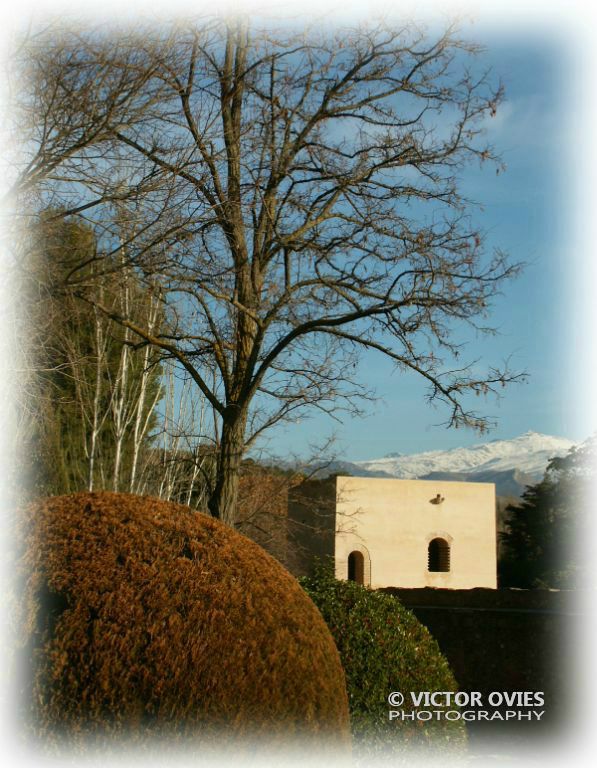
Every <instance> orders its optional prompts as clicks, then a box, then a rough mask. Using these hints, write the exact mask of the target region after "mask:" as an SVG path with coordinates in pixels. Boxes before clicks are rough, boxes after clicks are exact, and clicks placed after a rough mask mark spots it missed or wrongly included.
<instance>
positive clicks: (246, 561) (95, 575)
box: [21, 492, 348, 744]
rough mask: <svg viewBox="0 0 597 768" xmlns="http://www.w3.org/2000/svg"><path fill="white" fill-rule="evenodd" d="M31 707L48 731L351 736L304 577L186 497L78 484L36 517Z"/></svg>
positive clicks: (27, 545) (30, 585)
mask: <svg viewBox="0 0 597 768" xmlns="http://www.w3.org/2000/svg"><path fill="white" fill-rule="evenodd" d="M23 523H24V528H23V531H24V533H23V544H24V549H23V556H22V558H21V567H22V568H23V569H24V572H25V575H26V581H25V585H26V586H25V595H24V603H23V606H24V611H25V636H26V638H27V641H28V649H29V650H30V651H31V656H30V664H31V670H30V672H31V673H30V675H29V683H30V684H29V687H28V692H27V700H28V702H29V704H28V707H29V713H28V714H29V717H28V720H29V722H30V723H31V727H32V728H33V729H34V731H35V732H36V734H38V735H40V736H42V737H45V738H47V737H49V736H50V735H52V734H54V735H60V734H64V736H66V738H67V740H68V739H71V740H72V739H73V738H74V739H75V741H76V740H77V739H79V738H85V739H86V738H88V737H89V736H93V737H95V738H96V739H100V740H103V739H106V738H108V739H110V738H112V737H113V736H114V735H128V737H129V738H131V737H135V738H137V739H138V738H140V737H142V738H145V737H150V736H152V735H154V734H159V735H163V734H168V735H170V736H176V737H180V738H182V739H186V738H188V737H190V738H191V739H197V738H198V739H201V738H206V739H207V736H208V734H213V733H216V732H217V729H218V727H219V726H225V727H226V732H227V738H228V737H230V736H232V737H235V736H237V737H239V738H240V737H244V736H247V737H250V736H255V735H259V734H264V733H265V732H267V733H268V735H269V736H273V737H274V738H278V739H279V740H284V739H285V738H287V737H293V736H298V735H300V734H304V733H309V734H310V736H311V737H312V736H316V737H318V736H321V740H322V743H327V744H331V743H336V744H339V743H345V742H346V740H347V733H348V710H347V698H346V689H345V683H344V673H343V671H342V668H341V666H340V661H339V657H338V653H337V651H336V647H335V645H334V642H333V640H332V637H331V635H330V633H329V631H328V629H327V627H326V625H325V623H324V622H323V619H322V618H321V616H320V614H319V612H318V611H317V609H316V608H315V607H314V605H313V603H312V602H311V601H310V600H309V598H308V597H307V596H306V595H305V594H304V592H303V590H302V589H301V588H300V586H299V585H298V583H297V582H296V581H295V580H294V578H293V577H292V576H290V575H289V574H288V573H287V572H286V571H285V570H284V569H283V568H282V567H281V566H280V565H279V564H278V563H277V562H276V561H275V560H274V559H273V558H272V557H270V556H269V555H267V553H265V552H264V551H263V550H262V549H261V548H260V547H259V546H257V545H256V544H254V543H253V542H251V541H250V540H248V539H246V538H245V537H243V536H241V535H240V534H238V533H236V532H235V531H233V530H232V529H231V528H229V527H227V526H225V525H223V524H221V523H219V522H217V521H215V520H213V519H211V518H209V517H207V516H205V515H202V514H198V513H196V512H192V511H191V510H189V509H188V508H187V507H183V506H179V505H176V504H172V503H169V502H163V501H160V500H158V499H153V498H149V497H140V496H131V495H128V494H117V493H105V492H102V493H79V494H74V495H70V496H60V497H55V498H50V499H46V500H43V501H41V502H38V503H35V504H32V505H31V506H30V507H29V508H28V509H27V510H26V513H25V515H24V520H23Z"/></svg>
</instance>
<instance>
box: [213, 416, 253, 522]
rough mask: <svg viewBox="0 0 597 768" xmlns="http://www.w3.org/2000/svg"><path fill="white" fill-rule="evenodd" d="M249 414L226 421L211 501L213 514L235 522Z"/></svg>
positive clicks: (224, 520)
mask: <svg viewBox="0 0 597 768" xmlns="http://www.w3.org/2000/svg"><path fill="white" fill-rule="evenodd" d="M245 428H246V415H245V414H240V415H239V416H237V417H236V418H235V419H234V420H233V421H227V420H225V421H224V424H223V425H222V439H221V443H220V454H219V456H218V468H217V473H216V474H217V480H216V485H215V488H214V490H213V493H212V494H211V496H210V498H209V501H208V504H207V506H208V508H209V511H210V513H211V515H212V516H213V517H216V518H218V519H219V520H221V521H222V522H223V523H227V524H228V525H233V524H234V521H235V516H236V505H237V501H238V480H239V474H240V466H241V461H242V457H243V453H244V449H245Z"/></svg>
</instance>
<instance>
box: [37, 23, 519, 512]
mask: <svg viewBox="0 0 597 768" xmlns="http://www.w3.org/2000/svg"><path fill="white" fill-rule="evenodd" d="M65 40H66V38H65V37H62V38H61V40H60V45H61V46H62V47H61V51H64V52H65V53H64V54H63V56H62V58H61V59H60V66H56V67H54V68H53V70H52V72H51V78H52V88H54V89H56V90H57V92H59V93H67V88H68V83H69V82H71V83H72V77H73V74H72V66H73V65H72V64H71V58H70V56H69V55H68V53H66V52H67V51H69V44H68V40H66V42H65ZM71 42H72V46H73V47H74V50H75V51H76V54H75V53H73V60H74V61H75V62H76V65H77V67H82V72H84V73H87V72H89V73H91V72H93V67H94V66H95V67H97V68H98V72H100V73H101V74H102V77H105V78H106V79H107V82H109V83H112V82H114V87H115V88H116V89H117V88H118V80H117V77H116V74H118V76H119V77H123V78H124V82H125V83H126V84H127V86H126V88H125V89H124V90H123V98H122V99H118V98H116V99H115V103H116V104H117V106H118V110H117V113H118V119H117V120H113V119H112V118H111V115H110V114H109V113H108V112H107V111H106V110H104V109H100V112H101V114H102V116H103V117H102V120H101V136H100V137H99V139H97V140H98V141H99V142H100V145H101V152H100V153H99V159H97V160H94V157H93V153H90V152H85V153H84V154H83V155H82V156H81V158H80V160H77V157H78V156H77V154H76V153H70V154H69V155H68V158H67V160H66V161H65V162H66V163H67V173H66V175H62V176H61V180H60V183H58V182H56V181H55V180H54V181H53V180H52V179H49V182H48V186H47V188H48V189H49V190H52V193H53V194H67V192H68V190H69V189H71V190H72V189H73V188H75V187H76V189H77V190H81V189H82V188H83V187H85V188H86V189H88V190H89V192H88V194H89V202H90V203H96V202H97V200H102V199H105V198H106V197H107V196H109V195H106V194H105V193H100V194H99V195H98V194H97V189H98V184H100V183H101V182H100V180H106V179H108V180H112V179H114V178H120V179H123V178H130V182H129V187H128V189H127V198H128V202H127V205H128V206H129V210H131V211H132V210H133V209H135V207H136V206H141V205H142V206H144V211H145V222H146V223H145V226H144V227H142V228H140V229H139V228H138V229H137V230H136V232H137V234H136V236H135V237H134V238H132V240H131V242H129V243H128V244H127V249H128V250H127V252H128V254H129V257H128V259H129V261H128V263H129V265H131V266H132V268H134V269H135V270H136V273H137V274H138V275H141V276H143V278H144V279H147V280H150V281H151V282H152V284H159V285H160V287H161V290H162V292H163V296H164V297H165V298H164V300H165V302H166V303H167V305H168V316H169V318H170V319H171V323H169V326H168V329H167V331H164V332H155V331H152V330H151V329H150V328H149V327H147V326H144V325H140V324H139V323H137V322H135V321H134V319H133V318H132V317H130V316H128V315H127V313H126V312H124V311H116V310H115V309H114V307H107V306H102V305H101V304H99V303H97V302H96V305H97V306H98V307H99V308H100V309H101V310H102V311H104V312H105V313H106V314H107V315H108V316H109V317H110V318H111V319H113V320H116V321H118V322H119V323H121V324H122V325H123V326H125V328H128V329H129V330H130V331H131V332H133V333H134V334H135V335H136V338H138V339H140V343H146V344H149V345H152V346H153V347H155V348H158V349H159V350H161V353H162V354H163V355H164V356H166V357H168V358H170V359H172V360H173V361H176V363H177V364H178V365H179V366H181V367H182V368H183V369H184V370H185V371H186V372H187V373H188V375H189V376H190V377H191V378H192V380H193V382H194V383H195V385H196V386H197V387H198V388H199V390H200V392H201V393H202V395H203V397H204V398H205V399H206V401H207V403H208V404H209V407H211V409H212V411H213V414H214V419H215V423H216V425H217V428H218V429H217V472H216V483H215V487H214V489H213V492H212V494H211V497H210V499H209V509H210V511H211V513H212V514H213V515H214V516H215V517H219V518H221V519H222V520H224V521H227V522H230V523H233V522H234V519H235V510H236V500H237V493H238V478H239V471H240V466H241V459H242V456H243V454H244V452H245V451H246V449H247V448H248V447H249V446H250V445H251V444H252V443H253V442H254V441H255V440H257V439H258V438H259V437H260V436H261V435H262V434H263V433H264V432H265V431H266V430H267V429H269V428H270V427H272V426H273V425H275V424H279V423H280V422H281V421H283V420H290V419H292V418H295V417H296V416H297V415H298V414H299V413H301V412H302V411H303V410H304V409H306V408H318V409H321V410H324V411H327V412H337V411H338V409H339V408H341V407H348V408H352V407H354V406H355V404H356V403H357V402H358V399H357V398H358V396H359V395H363V394H365V390H364V388H363V387H362V386H361V385H359V383H358V382H357V381H356V380H355V376H354V369H355V361H356V359H357V357H358V354H359V352H361V351H364V350H376V351H378V352H379V353H380V354H381V355H383V356H385V357H387V358H389V359H390V360H392V361H393V362H394V363H395V364H396V366H397V367H398V368H399V369H401V370H405V371H415V372H416V373H418V374H419V375H420V376H421V377H422V379H423V380H424V381H425V382H426V383H427V385H428V387H429V392H428V397H429V400H430V401H439V402H442V403H443V404H444V405H445V406H447V409H448V416H447V424H448V425H450V426H461V425H466V426H472V427H473V428H476V429H479V430H483V429H485V428H486V427H487V425H488V422H487V419H486V418H485V417H484V416H482V415H480V414H478V413H476V412H474V411H471V410H470V409H469V408H468V406H467V395H468V394H469V393H476V394H479V393H481V394H487V393H488V392H490V391H497V390H499V388H500V387H501V386H502V385H504V384H506V383H507V382H509V381H511V380H512V379H515V378H517V375H516V374H512V373H511V372H509V371H508V369H507V366H506V367H505V368H504V369H502V370H498V369H495V368H491V369H489V370H488V371H487V372H485V373H483V374H481V375H477V374H476V373H475V372H474V371H473V367H472V365H466V364H461V363H457V362H455V361H456V359H457V358H458V357H459V355H460V351H461V350H460V348H459V343H458V339H457V338H456V337H455V333H454V328H455V326H456V325H457V324H461V323H463V322H464V323H468V324H470V325H472V326H474V327H475V328H479V329H480V330H482V331H486V332H489V331H490V329H489V328H487V327H486V326H485V318H486V317H487V314H488V308H489V304H490V300H491V298H492V296H493V295H495V293H496V291H498V290H499V289H500V288H501V286H502V284H503V283H504V281H505V280H506V279H507V278H510V277H511V276H513V275H514V274H515V273H516V270H517V268H516V266H514V265H511V264H510V263H509V262H508V260H507V258H506V256H505V255H504V254H503V253H501V252H499V251H498V252H495V253H493V254H491V255H489V256H487V255H486V254H485V252H484V248H483V236H482V233H480V232H479V231H478V229H476V228H475V226H474V225H473V224H472V223H471V220H470V216H469V215H468V214H469V213H470V205H471V203H470V201H468V200H467V199H465V197H464V196H463V194H462V193H461V191H460V185H459V173H460V171H461V170H462V169H463V168H464V167H465V165H466V164H468V163H470V162H472V161H479V162H486V161H489V162H494V163H496V164H497V167H498V170H499V168H500V165H499V159H498V158H497V157H496V156H495V154H494V152H493V150H492V148H491V147H489V146H487V145H486V144H485V143H484V141H483V137H482V134H483V129H484V125H485V121H486V120H487V119H488V118H490V117H491V116H492V115H494V114H495V112H496V109H497V108H498V105H499V103H500V100H501V98H502V92H501V88H500V87H499V86H497V87H495V88H493V87H492V86H491V83H490V80H489V76H488V75H487V73H482V74H480V75H479V74H477V70H476V69H475V68H469V60H470V58H471V57H472V56H475V55H476V54H478V53H479V52H480V49H479V48H478V47H477V46H475V45H473V44H470V43H467V42H463V41H462V40H460V39H458V37H457V36H456V34H455V31H454V30H453V29H448V30H447V32H446V33H445V34H443V35H442V36H440V37H439V38H437V39H434V40H430V39H429V37H428V36H427V34H426V33H425V32H424V31H419V30H418V29H416V28H415V27H413V26H412V25H407V26H404V27H402V28H390V27H389V26H387V25H378V26H366V27H361V28H358V29H338V30H336V31H335V32H327V31H324V32H315V31H313V32H309V33H302V34H297V33H295V32H292V31H288V30H283V31H278V32H276V31H274V30H272V29H271V28H264V29H250V28H249V25H248V24H247V23H245V22H243V21H239V22H226V21H217V20H216V21H209V22H205V23H201V24H196V25H194V26H193V25H187V26H185V27H184V28H183V26H182V25H179V27H177V28H176V29H174V31H173V32H172V33H170V32H167V33H164V32H159V31H158V32H153V33H152V32H151V31H148V32H146V33H145V34H144V35H143V37H142V38H141V37H139V38H138V39H136V40H131V39H128V40H124V39H123V38H120V39H119V42H118V55H117V56H115V55H114V54H113V53H112V52H111V49H110V48H109V47H108V46H107V45H105V44H104V45H103V46H102V43H101V41H99V40H98V38H97V36H94V35H89V36H88V38H87V39H85V36H83V35H81V34H78V35H77V36H76V37H73V39H72V41H71ZM131 73H133V74H134V83H133V85H134V87H131V88H129V86H128V82H129V81H128V80H127V79H126V77H127V76H132V75H131ZM90 77H91V76H90ZM63 80H64V81H65V82H66V85H64V86H62V85H61V83H62V81H63ZM85 82H87V81H85ZM90 82H91V80H90ZM93 87H94V86H93V85H90V86H89V88H90V92H91V93H93V92H94V91H93ZM71 90H72V85H71ZM112 92H113V91H112V90H110V93H112ZM89 101H91V99H90V100H89ZM58 107H59V109H60V108H61V107H60V104H58ZM91 107H92V105H90V104H88V103H81V104H80V105H79V106H78V109H80V110H81V114H84V112H85V110H87V109H90V108H91ZM50 108H51V109H50V111H52V108H53V107H52V105H50ZM128 111H130V112H131V117H130V119H128V118H127V112H128ZM79 166H80V167H79ZM56 167H58V166H56ZM65 178H66V179H67V180H66V181H65V180H64V179H65ZM148 179H150V180H151V183H149V182H147V183H146V180H148ZM141 180H145V181H143V183H141ZM105 184H106V188H107V189H111V188H112V187H111V186H110V183H107V182H105ZM85 205H86V204H85V203H84V202H82V203H81V204H80V205H79V208H80V209H82V206H85ZM90 210H91V211H92V212H93V214H90V218H92V220H93V223H94V225H95V226H96V227H99V228H101V229H102V233H103V235H102V236H103V237H104V238H105V239H106V240H108V241H109V240H110V228H109V222H108V223H107V222H106V220H103V219H102V218H101V215H100V213H98V211H100V212H101V205H98V206H95V207H94V208H91V209H90ZM149 211H153V215H151V216H149V215H148V212H149ZM87 213H89V211H87ZM72 279H73V282H75V283H76V280H77V275H76V272H75V273H74V274H73V276H72ZM80 290H81V292H82V293H84V286H81V288H80ZM206 372H208V375H206Z"/></svg>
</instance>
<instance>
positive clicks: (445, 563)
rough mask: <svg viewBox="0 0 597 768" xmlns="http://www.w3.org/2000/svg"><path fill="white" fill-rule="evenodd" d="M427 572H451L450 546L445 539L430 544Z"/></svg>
mask: <svg viewBox="0 0 597 768" xmlns="http://www.w3.org/2000/svg"><path fill="white" fill-rule="evenodd" d="M427 570H428V571H431V572H432V573H447V572H448V571H449V570H450V545H449V544H448V542H447V541H445V540H444V539H432V540H431V541H430V542H429V547H428V549H427Z"/></svg>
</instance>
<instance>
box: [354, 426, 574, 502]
mask: <svg viewBox="0 0 597 768" xmlns="http://www.w3.org/2000/svg"><path fill="white" fill-rule="evenodd" d="M573 445H574V443H573V442H572V441H571V440H567V439H566V438H564V437H551V436H549V435H541V434H538V433H537V432H526V433H525V434H524V435H520V437H515V438H514V439H512V440H492V441H490V442H488V443H479V444H478V445H473V446H471V447H469V448H452V449H451V450H448V451H425V452H424V453H414V454H410V455H402V454H396V453H394V454H390V455H388V456H386V457H384V458H382V459H373V460H369V461H355V462H346V463H345V470H344V471H346V472H349V473H350V474H353V475H361V476H367V477H396V478H402V479H409V478H419V479H437V480H439V479H444V480H463V481H464V480H466V481H468V482H471V481H472V482H475V481H476V482H485V483H487V482H494V483H495V484H496V491H497V493H498V495H508V496H512V495H518V493H521V492H522V491H523V490H524V487H525V485H528V484H531V483H534V482H537V481H539V480H541V478H542V477H543V473H544V472H545V469H546V467H547V464H548V462H549V460H550V459H551V458H553V457H554V456H564V455H565V454H566V453H568V451H569V450H570V448H572V446H573Z"/></svg>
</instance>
